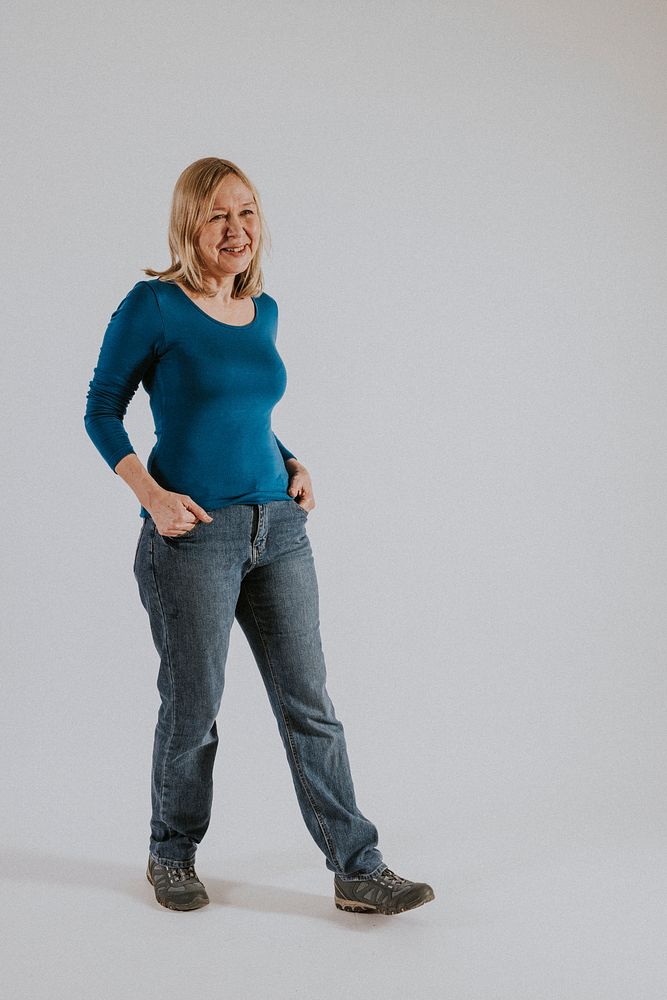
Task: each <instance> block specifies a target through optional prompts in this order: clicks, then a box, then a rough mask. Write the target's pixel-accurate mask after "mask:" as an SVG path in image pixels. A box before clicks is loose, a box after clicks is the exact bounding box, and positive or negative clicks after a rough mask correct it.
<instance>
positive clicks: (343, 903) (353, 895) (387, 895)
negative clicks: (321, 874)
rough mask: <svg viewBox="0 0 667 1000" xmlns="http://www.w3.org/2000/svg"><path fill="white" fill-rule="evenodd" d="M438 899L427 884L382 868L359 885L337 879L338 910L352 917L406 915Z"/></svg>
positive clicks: (335, 890) (352, 881) (335, 897)
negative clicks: (350, 913)
mask: <svg viewBox="0 0 667 1000" xmlns="http://www.w3.org/2000/svg"><path fill="white" fill-rule="evenodd" d="M432 899H435V893H434V892H433V889H432V888H431V886H430V885H427V884H426V882H411V881H410V880H409V879H407V878H402V877H401V876H400V875H396V874H395V872H393V871H392V870H391V869H390V868H383V869H382V871H380V872H378V874H377V875H369V876H368V877H367V878H365V879H359V880H358V881H355V880H350V879H340V878H338V876H337V875H335V876H334V900H335V903H336V906H337V907H338V909H339V910H349V911H351V912H353V913H386V914H388V915H390V914H394V913H403V911H404V910H414V908H415V907H416V906H423V904H424V903H429V902H430V901H431V900H432Z"/></svg>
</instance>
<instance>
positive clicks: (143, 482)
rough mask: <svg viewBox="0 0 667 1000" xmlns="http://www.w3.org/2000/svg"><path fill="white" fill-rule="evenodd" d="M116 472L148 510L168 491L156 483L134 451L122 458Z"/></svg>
mask: <svg viewBox="0 0 667 1000" xmlns="http://www.w3.org/2000/svg"><path fill="white" fill-rule="evenodd" d="M114 472H115V473H116V474H117V475H119V476H120V478H121V479H122V480H123V481H124V482H126V483H127V485H128V486H129V487H130V489H131V490H132V492H133V493H134V495H135V496H136V498H137V500H138V501H139V503H140V504H141V506H142V507H145V508H146V510H148V511H150V510H151V509H152V508H153V506H154V504H155V501H156V500H157V499H158V498H159V497H162V496H164V494H165V493H166V492H167V491H166V490H165V489H164V488H163V487H162V486H160V484H159V483H156V481H155V480H154V479H153V477H152V476H151V474H150V472H148V470H147V469H146V468H145V467H144V466H143V465H142V463H141V460H140V459H139V456H138V455H136V454H135V453H134V452H132V453H131V454H129V455H126V456H125V457H124V458H121V460H120V462H119V463H118V465H117V466H116V468H115V469H114Z"/></svg>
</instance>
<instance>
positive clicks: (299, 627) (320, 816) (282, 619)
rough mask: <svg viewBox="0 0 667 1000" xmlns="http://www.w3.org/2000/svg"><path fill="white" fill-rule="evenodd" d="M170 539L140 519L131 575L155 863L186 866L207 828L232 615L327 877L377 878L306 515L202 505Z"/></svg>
mask: <svg viewBox="0 0 667 1000" xmlns="http://www.w3.org/2000/svg"><path fill="white" fill-rule="evenodd" d="M208 513H209V514H210V515H211V517H212V518H213V521H212V522H211V523H210V524H205V523H204V522H203V521H199V522H198V523H197V524H196V526H195V527H194V528H193V529H192V530H191V531H190V532H188V533H187V534H185V535H181V536H179V537H177V538H169V537H167V536H163V535H160V534H159V532H158V531H157V529H156V526H155V522H154V521H153V519H152V518H151V517H147V518H144V519H143V524H142V527H141V532H140V535H139V540H138V542H137V548H136V554H135V559H134V569H133V572H134V576H135V578H136V580H137V584H138V586H139V594H140V597H141V603H142V604H143V606H144V608H145V609H146V611H147V613H148V617H149V621H150V626H151V632H152V636H153V641H154V643H155V647H156V649H157V652H158V654H159V656H160V666H159V671H158V680H157V686H158V691H159V694H160V699H161V704H160V707H159V710H158V718H157V725H156V727H155V739H154V744H153V761H152V775H151V801H152V817H151V836H150V845H149V851H150V853H151V854H152V855H153V857H154V858H155V859H156V860H157V861H159V862H162V863H163V864H164V863H168V864H170V865H173V866H175V867H183V866H185V865H187V864H189V863H192V862H193V860H194V857H195V852H196V849H197V845H198V844H199V843H200V842H201V840H202V838H203V837H204V834H205V833H206V831H207V829H208V826H209V822H210V819H211V805H212V800H213V761H214V758H215V754H216V750H217V747H218V733H217V728H216V717H217V715H218V710H219V708H220V702H221V699H222V692H223V688H224V683H225V663H226V659H227V651H228V648H229V636H230V631H231V627H232V625H233V623H234V618H235V617H236V620H237V621H238V622H239V625H240V626H241V628H242V629H243V632H244V634H245V636H246V638H247V640H248V643H249V645H250V648H251V650H252V653H253V656H254V658H255V660H256V661H257V665H258V667H259V670H260V673H261V675H262V680H263V682H264V685H265V687H266V691H267V694H268V697H269V701H270V704H271V708H272V710H273V714H274V715H275V718H276V721H277V723H278V729H279V731H280V736H281V739H282V742H283V745H284V747H285V753H286V755H287V761H288V763H289V766H290V769H291V772H292V780H293V782H294V788H295V790H296V796H297V800H298V803H299V808H300V809H301V813H302V815H303V818H304V821H305V823H306V826H307V828H308V830H309V832H310V834H311V836H312V837H313V839H314V841H315V843H316V844H317V846H318V847H319V848H320V850H321V851H322V852H323V854H324V857H325V863H326V866H327V868H329V870H330V871H332V872H335V873H336V874H337V875H339V876H341V877H343V878H351V879H357V878H361V877H363V876H364V875H368V874H370V873H375V872H377V871H380V870H381V869H382V868H383V867H384V864H383V861H382V854H381V852H380V851H379V850H378V848H377V842H378V831H377V829H376V827H375V826H374V825H373V824H372V823H371V822H370V821H369V820H368V819H366V817H365V816H364V815H363V814H362V813H361V812H360V810H359V808H358V806H357V803H356V800H355V794H354V787H353V784H352V776H351V774H350V764H349V760H348V755H347V749H346V745H345V734H344V731H343V725H342V723H341V722H340V721H339V720H338V719H337V718H336V714H335V710H334V706H333V703H332V701H331V699H330V697H329V694H328V692H327V689H326V685H325V681H326V667H325V661H324V655H323V652H322V643H321V639H320V622H319V592H318V586H317V577H316V574H315V564H314V560H313V554H312V550H311V547H310V541H309V539H308V536H307V534H306V525H307V521H308V512H307V511H305V510H303V508H301V507H300V506H299V504H298V503H296V501H295V500H291V499H287V500H274V501H271V502H269V503H260V504H233V505H231V506H228V507H220V508H218V509H216V510H209V511H208Z"/></svg>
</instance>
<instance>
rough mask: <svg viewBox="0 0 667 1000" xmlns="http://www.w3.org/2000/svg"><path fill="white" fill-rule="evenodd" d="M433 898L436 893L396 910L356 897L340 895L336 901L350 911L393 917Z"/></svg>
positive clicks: (337, 904) (342, 907)
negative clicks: (386, 908)
mask: <svg viewBox="0 0 667 1000" xmlns="http://www.w3.org/2000/svg"><path fill="white" fill-rule="evenodd" d="M433 899H435V893H433V894H432V895H430V896H426V898H425V899H420V900H419V902H418V903H413V904H412V906H401V907H398V908H397V909H396V910H383V909H382V908H381V907H379V906H374V905H373V904H372V903H361V902H358V901H357V900H355V899H344V898H341V897H340V896H334V902H335V904H336V907H337V908H338V909H339V910H346V911H347V912H348V913H381V914H382V915H383V916H386V917H393V916H395V915H396V914H397V913H407V911H408V910H416V909H417V907H418V906H423V905H424V903H430V902H431V900H433Z"/></svg>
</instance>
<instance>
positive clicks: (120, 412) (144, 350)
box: [84, 281, 164, 472]
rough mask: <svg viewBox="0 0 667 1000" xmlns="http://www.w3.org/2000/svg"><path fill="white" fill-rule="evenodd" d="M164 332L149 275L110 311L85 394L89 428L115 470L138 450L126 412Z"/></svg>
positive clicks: (153, 357) (157, 350)
mask: <svg viewBox="0 0 667 1000" xmlns="http://www.w3.org/2000/svg"><path fill="white" fill-rule="evenodd" d="M163 335H164V328H163V325H162V317H161V314H160V309H159V306H158V303H157V299H156V297H155V294H154V292H153V290H152V289H151V288H150V286H149V285H148V284H147V283H146V282H145V281H138V282H137V283H136V284H135V286H134V287H133V288H132V289H131V290H130V291H129V292H128V294H127V295H126V296H125V298H124V299H123V300H122V302H121V303H120V304H119V305H118V306H117V308H116V309H115V310H114V312H113V313H112V314H111V318H110V320H109V324H108V326H107V329H106V332H105V334H104V338H103V340H102V346H101V348H100V352H99V357H98V361H97V365H96V367H95V370H94V373H93V378H92V379H91V381H90V383H89V389H88V393H87V396H86V399H87V403H86V412H85V415H84V425H85V428H86V431H87V433H88V436H89V437H90V439H91V441H92V442H93V444H94V445H95V447H96V448H97V450H98V451H99V453H100V454H101V455H102V457H103V458H104V460H105V462H106V463H107V464H108V465H109V467H110V468H111V469H112V471H114V472H115V467H116V465H118V463H119V462H120V460H121V458H124V457H125V456H126V455H129V454H136V453H135V451H134V448H133V447H132V443H131V441H130V439H129V437H128V435H127V432H126V430H125V427H124V425H123V418H124V416H125V413H126V412H127V407H128V405H129V403H130V400H131V399H132V397H133V396H134V394H135V392H136V390H137V388H138V386H139V383H140V382H141V380H142V378H143V377H144V375H145V374H146V373H147V372H148V371H149V369H150V368H151V366H152V365H153V364H154V363H155V361H156V360H157V358H158V357H159V349H160V345H161V342H162V338H163Z"/></svg>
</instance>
